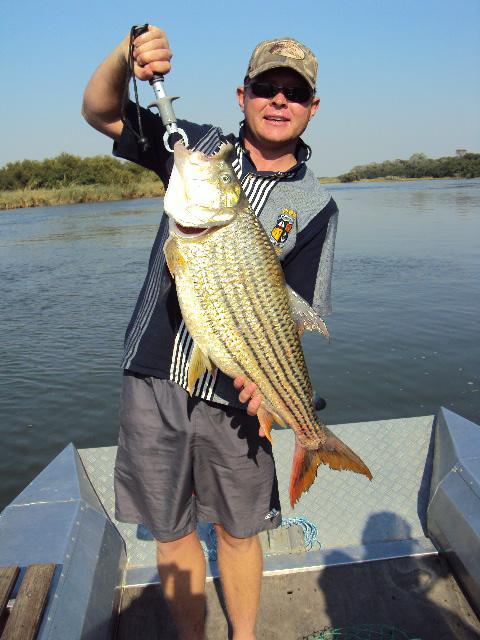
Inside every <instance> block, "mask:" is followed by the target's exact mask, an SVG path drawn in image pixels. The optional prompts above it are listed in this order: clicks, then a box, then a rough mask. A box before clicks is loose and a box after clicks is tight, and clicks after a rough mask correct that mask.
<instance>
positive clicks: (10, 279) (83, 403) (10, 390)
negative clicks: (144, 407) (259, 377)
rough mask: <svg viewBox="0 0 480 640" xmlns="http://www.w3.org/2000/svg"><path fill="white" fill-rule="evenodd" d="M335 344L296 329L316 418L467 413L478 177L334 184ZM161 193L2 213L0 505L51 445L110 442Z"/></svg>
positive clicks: (473, 343) (473, 413) (474, 396)
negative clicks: (317, 401) (317, 407)
mask: <svg viewBox="0 0 480 640" xmlns="http://www.w3.org/2000/svg"><path fill="white" fill-rule="evenodd" d="M329 188H330V189H331V191H332V192H333V195H334V197H335V198H336V200H337V202H338V204H339V207H340V210H341V218H340V224H339V231H338V237H337V248H336V257H335V269H334V282H333V305H334V313H333V315H331V316H330V317H329V318H328V326H329V330H330V334H331V337H332V340H331V342H330V344H327V343H326V342H325V341H324V340H323V339H322V338H321V336H319V335H312V334H310V335H306V337H305V338H304V348H305V352H306V357H307V362H308V364H309V368H310V372H311V377H312V381H313V384H314V387H315V388H316V389H317V391H318V392H319V393H320V395H322V396H323V397H324V398H326V400H327V408H326V409H325V410H324V411H323V412H322V418H323V419H324V420H325V421H326V422H327V423H328V424H337V423H343V422H358V421H364V420H374V419H383V418H398V417H404V416H418V415H426V414H432V413H435V412H436V411H437V410H438V408H439V406H440V405H444V406H446V407H448V408H450V409H451V410H453V411H455V412H457V413H459V414H461V415H464V416H465V417H467V418H469V419H470V420H474V421H476V422H480V391H479V389H480V387H479V385H480V380H479V369H480V366H479V365H480V357H479V355H480V354H479V351H480V348H479V344H480V341H479V335H478V318H479V317H480V278H479V275H480V251H479V238H480V180H470V181H459V180H443V181H421V182H420V181H418V182H405V183H375V184H372V183H369V184H354V185H332V186H331V187H329ZM160 211H161V201H160V200H136V201H128V202H115V203H100V204H93V205H92V204H87V205H72V206H58V207H46V208H37V209H17V210H14V211H8V212H1V213H0V282H1V292H2V299H1V305H0V327H1V332H0V356H1V363H2V366H1V369H0V442H1V445H0V452H1V453H0V478H1V482H0V509H1V508H3V507H4V506H5V505H6V504H8V502H9V501H10V500H11V499H12V498H13V497H14V496H15V495H16V494H17V493H18V492H19V491H20V490H21V489H22V488H23V487H24V486H25V485H26V484H27V482H29V481H30V480H31V479H32V478H33V477H34V476H35V475H36V474H37V473H38V472H39V471H40V470H41V469H42V468H43V467H44V466H45V464H47V463H48V462H49V461H50V460H51V459H52V458H53V457H54V456H55V455H56V454H57V453H59V452H60V451H61V450H62V449H63V448H64V447H65V446H66V445H67V444H68V443H69V442H71V441H73V442H74V443H75V445H76V446H77V447H78V448H83V447H95V446H108V445H113V444H115V443H116V437H117V411H118V393H119V386H120V382H121V371H120V369H119V362H120V359H121V353H122V341H123V333H124V330H125V327H126V325H127V322H128V320H129V316H130V313H131V311H132V309H133V306H134V304H135V300H136V296H137V293H138V291H139V289H140V286H141V283H142V280H143V277H144V274H145V270H146V263H147V260H148V255H149V251H150V247H151V244H152V241H153V238H154V235H155V231H156V227H157V224H158V220H159V217H160Z"/></svg>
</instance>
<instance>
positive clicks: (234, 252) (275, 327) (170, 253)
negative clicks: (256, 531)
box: [165, 145, 372, 506]
mask: <svg viewBox="0 0 480 640" xmlns="http://www.w3.org/2000/svg"><path fill="white" fill-rule="evenodd" d="M230 152H231V147H229V146H228V145H227V146H226V147H225V148H223V150H222V149H221V150H220V151H219V152H218V153H217V154H216V155H215V156H213V157H210V158H209V157H207V156H203V154H200V153H198V152H190V151H188V150H186V149H184V148H183V147H182V146H181V145H176V147H175V168H174V171H173V173H172V176H171V179H170V183H169V187H168V189H167V193H166V196H165V210H166V212H167V214H168V215H169V217H170V236H169V238H168V240H167V243H166V244H165V255H166V258H167V263H168V266H169V269H170V271H171V273H172V275H173V276H174V278H175V283H176V288H177V294H178V299H179V303H180V307H181V310H182V315H183V318H184V320H185V324H186V325H187V328H188V330H189V332H190V334H191V335H192V338H193V340H194V344H195V347H194V349H193V350H192V354H191V358H190V371H189V375H188V384H189V388H191V387H193V384H194V382H195V380H197V379H198V377H199V376H200V375H201V374H202V373H203V370H204V369H205V368H208V369H211V367H212V366H217V367H218V368H219V369H220V370H222V371H223V372H224V373H226V374H227V375H229V376H230V377H232V378H235V377H237V376H239V375H243V376H244V377H246V378H247V379H248V380H252V381H254V382H255V383H256V384H257V386H258V388H259V390H260V392H261V394H262V397H263V400H262V403H261V407H260V409H259V412H258V417H259V420H260V424H261V425H262V427H263V429H264V431H265V433H266V434H267V435H268V437H270V428H271V425H272V421H273V420H276V421H278V422H280V423H281V424H284V425H289V426H290V427H292V428H293V430H294V432H295V451H294V458H293V462H292V473H291V478H290V489H289V493H290V502H291V504H292V506H293V505H294V504H295V502H296V501H297V500H298V498H299V497H300V495H301V493H302V492H303V491H307V490H308V488H309V487H310V485H311V484H312V482H313V480H314V478H315V476H316V471H317V467H318V465H319V464H328V465H330V467H332V468H334V469H350V470H353V471H355V472H357V473H362V474H364V475H366V476H367V477H368V478H370V479H371V477H372V476H371V473H370V471H369V469H368V467H367V466H366V465H365V464H364V463H363V461H362V460H361V459H360V458H359V457H358V456H357V455H356V454H355V453H354V452H353V451H352V450H351V449H349V448H348V447H347V446H346V445H345V444H344V443H343V442H341V441H340V440H339V439H338V438H336V437H335V436H334V434H333V433H332V432H331V431H330V430H329V429H327V427H325V426H324V425H323V424H322V423H321V422H320V421H319V420H318V419H317V416H316V412H315V407H314V402H313V391H312V385H311V383H310V378H309V376H308V370H307V366H306V363H305V358H304V355H303V351H302V347H301V342H300V337H299V333H298V331H299V329H298V327H297V321H296V319H295V318H294V313H297V314H298V322H300V323H302V326H304V327H305V326H306V328H310V329H319V327H322V326H323V327H324V324H323V321H322V320H321V318H318V316H316V314H315V313H314V311H313V310H312V309H311V308H309V307H308V306H307V305H306V303H305V302H304V301H302V300H301V299H299V298H298V296H291V295H289V292H288V289H287V286H286V283H285V278H284V275H283V270H282V268H281V265H280V262H279V260H278V257H277V254H276V252H275V249H274V248H273V246H272V244H271V243H270V240H269V238H268V236H267V234H266V232H265V230H264V229H263V227H262V225H261V224H260V222H259V220H258V219H257V217H256V216H255V214H254V213H253V212H252V210H251V209H250V207H249V204H248V201H247V199H246V197H245V195H244V194H242V193H241V188H240V185H239V183H238V180H237V178H236V176H235V174H234V172H233V170H232V168H231V166H230V165H229V164H228V162H227V161H226V158H227V157H228V154H229V153H230ZM299 326H300V325H299Z"/></svg>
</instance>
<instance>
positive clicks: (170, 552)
mask: <svg viewBox="0 0 480 640" xmlns="http://www.w3.org/2000/svg"><path fill="white" fill-rule="evenodd" d="M157 562H158V573H159V575H160V579H161V581H162V588H163V594H164V596H165V599H166V601H167V602H168V605H169V607H170V611H171V614H172V618H173V620H174V622H175V624H176V626H177V629H178V635H179V640H203V638H204V625H205V556H204V554H203V550H202V546H201V544H200V542H199V540H198V537H197V533H196V532H195V531H193V532H192V533H189V534H188V535H186V536H185V537H183V538H180V539H178V540H174V541H172V542H160V541H158V540H157ZM245 637H247V636H245ZM249 637H250V636H249ZM252 637H253V636H252Z"/></svg>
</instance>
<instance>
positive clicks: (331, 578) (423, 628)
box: [116, 555, 480, 640]
mask: <svg viewBox="0 0 480 640" xmlns="http://www.w3.org/2000/svg"><path fill="white" fill-rule="evenodd" d="M206 608H207V619H206V629H207V634H206V637H207V639H208V640H220V639H221V640H226V638H230V637H231V635H229V631H230V630H229V628H228V623H227V619H226V616H225V613H224V611H225V607H224V603H223V596H222V591H221V587H220V584H219V581H218V580H213V581H211V582H209V583H208V584H207V591H206ZM362 624H365V625H367V624H368V625H374V624H378V625H380V624H384V625H389V626H392V627H395V628H396V629H399V630H401V631H403V632H404V633H405V636H404V637H408V638H415V639H421V640H452V639H454V638H455V639H457V640H474V639H478V638H480V621H479V620H478V618H477V617H476V616H475V613H474V612H473V610H472V608H471V607H470V605H469V603H468V602H467V600H466V599H465V596H464V595H463V593H462V591H461V590H460V588H459V586H458V584H457V582H456V581H455V579H454V578H453V576H452V575H451V572H450V570H449V567H448V564H447V563H446V561H445V560H444V559H443V558H441V557H439V556H433V555H432V556H424V557H405V558H396V559H390V560H378V561H373V562H363V563H355V564H344V565H335V566H329V567H324V568H323V569H321V570H312V571H304V572H294V573H283V574H280V575H278V574H277V575H273V576H265V577H264V578H263V586H262V596H261V603H260V612H259V616H258V621H257V628H256V634H257V638H261V639H262V640H297V639H298V640H300V639H302V638H306V637H308V636H309V635H312V634H314V633H316V632H319V631H321V630H323V629H325V628H330V627H334V628H342V627H351V626H358V625H362ZM176 637H177V636H176V634H175V631H174V628H173V624H172V622H171V620H170V618H169V614H168V610H167V608H166V605H165V602H164V600H163V596H162V591H161V587H160V585H158V584H157V585H154V584H152V585H147V586H143V587H127V588H124V590H123V594H122V601H121V613H120V617H119V625H118V630H117V636H116V638H117V640H127V639H128V640H137V639H138V640H140V639H141V640H173V639H176ZM335 637H339V638H340V637H343V636H335ZM348 637H350V638H353V637H358V638H360V637H362V638H364V637H372V638H374V637H380V636H376V635H372V636H366V635H358V636H353V635H352V636H348ZM382 637H391V636H382ZM392 637H397V636H392ZM398 637H400V636H398Z"/></svg>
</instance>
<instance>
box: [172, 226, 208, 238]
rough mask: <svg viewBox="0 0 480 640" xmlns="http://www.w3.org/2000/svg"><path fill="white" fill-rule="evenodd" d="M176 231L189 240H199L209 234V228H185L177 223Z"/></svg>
mask: <svg viewBox="0 0 480 640" xmlns="http://www.w3.org/2000/svg"><path fill="white" fill-rule="evenodd" d="M175 228H176V231H177V232H179V235H181V236H187V237H189V238H198V237H199V236H203V235H205V234H206V233H207V231H208V227H184V226H183V225H182V224H179V223H178V222H175Z"/></svg>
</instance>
